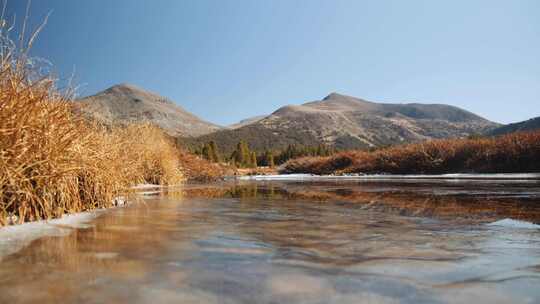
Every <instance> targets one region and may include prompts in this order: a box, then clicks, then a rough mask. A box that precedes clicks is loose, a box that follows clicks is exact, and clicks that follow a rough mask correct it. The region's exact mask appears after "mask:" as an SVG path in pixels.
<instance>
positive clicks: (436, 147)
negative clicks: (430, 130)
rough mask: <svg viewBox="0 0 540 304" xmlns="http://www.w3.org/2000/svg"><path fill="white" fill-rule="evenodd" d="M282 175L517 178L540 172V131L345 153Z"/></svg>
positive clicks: (301, 162)
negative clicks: (488, 175) (496, 175)
mask: <svg viewBox="0 0 540 304" xmlns="http://www.w3.org/2000/svg"><path fill="white" fill-rule="evenodd" d="M281 172H282V173H312V174H330V173H393V174H442V173H466V172H478V173H516V172H540V131H533V132H523V133H513V134H508V135H504V136H500V137H494V138H480V139H446V140H432V141H427V142H423V143H416V144H408V145H401V146H394V147H390V148H386V149H382V150H377V151H373V152H366V151H347V152H342V153H338V154H336V155H333V156H330V157H304V158H299V159H294V160H291V161H289V162H287V163H286V164H285V165H284V166H283V167H282V168H281Z"/></svg>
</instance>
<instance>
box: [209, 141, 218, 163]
mask: <svg viewBox="0 0 540 304" xmlns="http://www.w3.org/2000/svg"><path fill="white" fill-rule="evenodd" d="M208 146H209V148H210V159H211V160H212V161H213V162H215V163H219V162H220V160H221V156H220V155H219V150H218V147H217V145H216V142H215V141H213V140H212V141H210V143H209V144H208Z"/></svg>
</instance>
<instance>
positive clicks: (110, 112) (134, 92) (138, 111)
mask: <svg viewBox="0 0 540 304" xmlns="http://www.w3.org/2000/svg"><path fill="white" fill-rule="evenodd" d="M75 106H76V109H77V110H79V111H81V112H82V113H84V114H85V115H87V116H90V117H92V118H94V119H97V120H99V121H102V122H104V123H109V124H113V123H120V124H122V123H129V122H151V123H154V124H156V125H158V126H159V127H161V128H163V129H164V130H165V131H166V132H167V133H169V134H170V135H173V136H200V135H204V134H208V133H211V132H214V131H217V130H219V129H221V127H219V126H217V125H215V124H212V123H210V122H207V121H204V120H202V119H200V118H199V117H197V116H195V115H193V114H191V113H189V112H188V111H186V110H184V109H183V108H182V107H180V106H178V105H176V104H175V103H174V102H173V101H171V100H169V99H167V98H165V97H162V96H159V95H157V94H155V93H151V92H148V91H145V90H143V89H141V88H138V87H136V86H134V85H131V84H120V85H115V86H113V87H111V88H109V89H107V90H105V91H103V92H100V93H97V94H95V95H92V96H89V97H85V98H82V99H79V100H76V101H75Z"/></svg>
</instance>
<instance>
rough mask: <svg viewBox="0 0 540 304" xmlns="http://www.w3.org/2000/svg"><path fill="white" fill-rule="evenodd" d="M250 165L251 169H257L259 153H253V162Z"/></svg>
mask: <svg viewBox="0 0 540 304" xmlns="http://www.w3.org/2000/svg"><path fill="white" fill-rule="evenodd" d="M249 165H250V167H251V168H257V153H255V152H251V161H250V163H249Z"/></svg>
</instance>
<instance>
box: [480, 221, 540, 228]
mask: <svg viewBox="0 0 540 304" xmlns="http://www.w3.org/2000/svg"><path fill="white" fill-rule="evenodd" d="M487 226H497V227H507V228H518V229H540V225H538V224H534V223H531V222H526V221H520V220H513V219H509V218H505V219H502V220H499V221H496V222H493V223H489V224H487Z"/></svg>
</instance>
